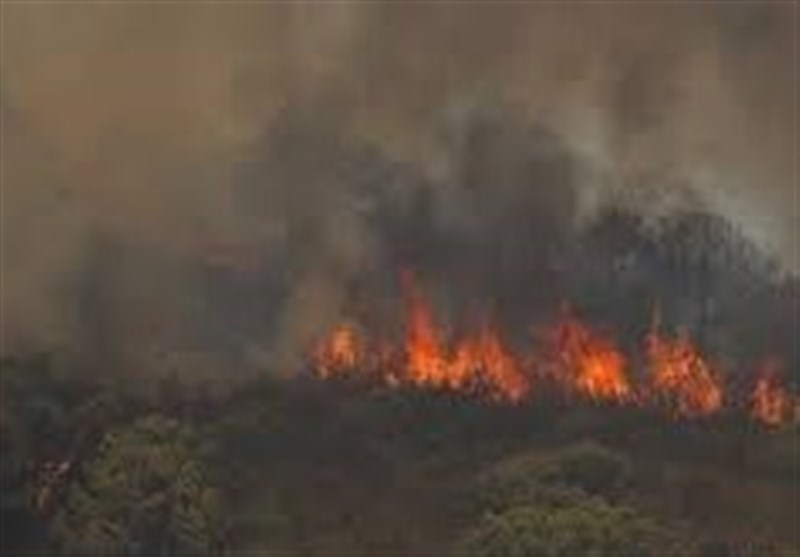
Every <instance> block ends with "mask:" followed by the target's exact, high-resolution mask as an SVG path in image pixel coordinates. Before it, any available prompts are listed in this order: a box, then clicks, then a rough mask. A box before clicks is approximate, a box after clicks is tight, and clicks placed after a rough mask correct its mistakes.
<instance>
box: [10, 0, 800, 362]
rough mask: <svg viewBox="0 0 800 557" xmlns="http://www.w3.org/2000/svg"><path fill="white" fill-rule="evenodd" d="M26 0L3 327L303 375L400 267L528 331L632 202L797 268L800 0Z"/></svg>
mask: <svg viewBox="0 0 800 557" xmlns="http://www.w3.org/2000/svg"><path fill="white" fill-rule="evenodd" d="M3 12H4V14H3V15H4V16H5V17H4V22H5V23H6V25H4V30H3V31H4V33H3V60H2V68H3V70H2V71H3V80H2V94H3V101H2V111H3V159H4V170H3V234H2V251H3V277H2V278H3V287H2V309H3V315H2V339H3V345H4V346H3V350H4V352H6V351H9V352H12V351H16V350H31V349H38V348H40V347H46V348H47V349H53V350H58V351H68V352H70V353H74V354H76V355H78V357H79V359H80V360H81V361H84V362H89V365H91V366H92V367H97V368H103V369H111V368H114V369H120V370H131V371H135V370H150V369H164V368H170V367H174V366H178V367H188V366H191V367H192V369H193V370H194V371H196V369H197V368H198V367H204V366H206V367H208V368H217V367H221V366H227V367H234V366H239V367H242V368H248V367H270V368H273V369H279V370H288V369H292V368H295V367H296V366H297V364H298V362H299V361H300V358H301V355H302V350H303V349H304V348H305V347H306V346H307V345H308V343H309V342H310V341H312V340H313V339H314V338H315V337H316V336H317V335H318V334H319V333H320V332H321V331H322V330H324V329H325V327H326V326H327V325H328V324H329V323H331V322H332V321H334V320H336V319H338V318H339V317H340V316H341V314H342V313H343V312H344V311H345V310H346V309H347V310H349V311H355V312H361V313H363V314H364V315H363V318H364V319H365V320H367V321H370V322H373V323H374V324H375V326H378V327H379V326H384V327H385V326H387V325H386V322H387V319H386V316H387V315H395V316H396V315H397V308H396V295H393V293H394V294H396V290H397V285H396V284H395V282H394V281H395V280H396V272H397V269H398V267H400V266H404V265H407V266H413V267H414V268H416V269H419V271H420V273H421V274H422V275H424V276H425V277H427V278H426V280H427V281H428V284H426V287H428V288H430V289H431V291H433V292H435V296H434V297H435V299H436V300H437V303H438V304H439V305H440V306H441V307H440V309H441V311H442V312H443V313H445V314H447V315H450V316H452V321H453V322H457V321H459V320H460V319H464V318H465V319H469V318H470V316H471V315H473V314H475V315H480V314H485V313H487V312H488V313H492V314H494V315H495V316H496V317H497V319H498V320H500V321H501V322H502V323H504V324H505V326H507V328H508V329H509V330H512V331H519V330H523V329H524V328H523V327H522V326H521V324H522V323H523V322H529V321H530V318H531V315H529V312H530V309H529V308H532V307H541V306H542V305H547V304H554V303H557V302H558V300H559V299H560V298H563V297H565V296H569V295H572V294H573V292H571V291H570V289H573V288H574V285H568V284H566V283H565V281H564V276H565V273H566V274H569V272H571V271H570V269H573V268H574V267H575V263H574V258H575V256H574V254H572V251H574V250H573V247H574V246H575V245H576V241H577V240H576V238H577V235H578V234H579V233H580V231H581V230H582V229H584V228H585V227H586V226H589V225H590V224H591V223H592V222H593V219H594V218H596V215H597V214H598V211H600V210H601V209H602V208H603V207H606V206H608V205H616V206H624V207H628V208H630V209H631V210H633V211H635V212H639V213H642V214H645V215H648V216H649V218H658V217H660V216H663V215H671V214H674V213H675V212H676V211H677V212H680V211H682V210H684V209H687V208H690V209H702V210H705V211H708V212H711V213H717V214H720V215H723V216H724V217H725V219H727V220H728V221H730V222H732V223H734V224H735V225H736V227H737V228H738V229H741V230H742V231H744V234H745V235H746V236H747V237H748V238H750V239H752V241H753V242H755V243H756V245H757V246H759V248H760V249H762V250H764V251H766V252H767V253H771V254H774V255H775V257H776V258H777V260H778V261H779V262H780V265H781V266H782V267H783V269H784V270H788V271H792V272H794V273H795V274H796V269H791V265H792V250H793V248H794V246H793V242H794V236H793V227H794V226H795V224H796V221H797V213H796V210H797V209H796V207H795V206H794V205H793V203H792V200H793V195H794V192H793V175H794V156H795V153H794V147H795V146H794V143H793V141H794V130H795V127H796V125H795V124H796V123H795V122H793V121H792V118H793V114H794V112H793V103H794V98H793V83H792V79H793V75H794V67H793V60H794V58H793V56H792V48H793V36H792V31H793V27H792V17H793V12H792V6H791V5H788V4H764V5H743V4H732V5H703V6H694V5H688V4H687V5H643V6H637V7H630V6H625V7H624V9H623V7H622V6H616V7H615V6H608V5H572V6H554V5H520V4H507V5H500V6H488V5H479V4H476V5H465V6H458V7H456V6H448V5H439V4H431V5H408V6H400V5H393V4H392V5H365V4H358V3H354V4H335V5H320V4H302V3H301V4H297V5H294V4H293V5H289V4H275V5H235V6H212V5H192V6H188V5H169V6H161V5H154V4H143V5H131V4H125V5H116V4H112V5H94V4H88V5H87V4H84V5H74V6H69V5H57V4H33V5H22V4H12V5H9V6H4V7H3ZM567 282H568V281H567ZM476 304H479V305H480V306H481V307H474V306H475V305H476ZM388 321H391V320H388ZM187 362H191V363H190V364H187Z"/></svg>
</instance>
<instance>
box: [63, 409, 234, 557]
mask: <svg viewBox="0 0 800 557" xmlns="http://www.w3.org/2000/svg"><path fill="white" fill-rule="evenodd" d="M191 449H192V436H191V432H189V431H188V430H187V429H186V428H185V427H183V426H181V425H180V424H179V423H178V422H176V421H174V420H169V419H165V418H162V417H160V416H148V417H145V418H142V419H140V420H138V421H136V422H135V423H134V424H133V425H132V426H130V427H129V428H125V429H122V430H118V431H114V432H112V433H109V434H108V435H107V436H106V437H105V439H104V441H103V442H102V444H101V446H100V449H99V453H98V455H97V457H96V458H95V459H94V460H93V461H91V462H90V463H89V464H88V466H87V467H86V469H85V478H84V480H83V481H82V482H80V483H76V484H74V485H73V486H72V487H71V488H70V491H69V492H68V494H67V500H66V502H65V505H64V507H63V508H62V509H60V510H59V513H58V516H57V517H56V520H55V524H56V532H57V537H58V541H59V542H60V545H61V548H62V549H63V550H64V552H66V553H67V554H81V555H86V554H103V555H107V554H121V555H130V556H135V555H172V554H177V553H179V554H181V555H208V554H212V553H214V552H215V551H216V549H217V544H218V542H219V539H220V535H219V528H218V511H217V506H216V493H215V491H214V490H213V489H211V488H210V487H209V486H208V485H206V483H205V481H204V476H203V471H202V469H201V466H200V465H199V463H198V462H197V460H195V458H194V454H193V452H192V450H191Z"/></svg>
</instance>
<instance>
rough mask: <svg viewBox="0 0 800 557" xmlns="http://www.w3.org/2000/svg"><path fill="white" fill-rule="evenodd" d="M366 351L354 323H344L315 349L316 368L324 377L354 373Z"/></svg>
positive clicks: (318, 373)
mask: <svg viewBox="0 0 800 557" xmlns="http://www.w3.org/2000/svg"><path fill="white" fill-rule="evenodd" d="M365 353H366V351H365V350H364V348H363V343H362V341H361V339H360V338H359V337H358V333H357V332H356V329H355V327H354V326H353V325H351V324H349V323H342V324H339V325H337V326H336V327H335V328H334V329H333V331H331V333H330V334H329V335H328V336H327V337H325V338H324V339H322V341H321V342H320V343H319V344H318V345H317V348H316V350H314V370H315V371H316V373H317V375H319V377H321V378H323V379H327V378H329V377H333V376H341V375H345V374H348V373H353V372H355V370H356V369H357V368H358V367H359V365H360V363H361V361H362V360H363V357H364V354H365Z"/></svg>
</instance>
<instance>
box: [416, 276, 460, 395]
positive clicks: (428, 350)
mask: <svg viewBox="0 0 800 557" xmlns="http://www.w3.org/2000/svg"><path fill="white" fill-rule="evenodd" d="M401 280H402V285H403V290H404V292H405V295H406V302H407V306H408V307H407V311H408V316H407V319H408V322H407V329H406V338H405V355H406V372H407V374H408V379H409V380H410V381H411V382H412V383H415V384H418V385H429V386H432V387H450V388H458V387H459V386H460V384H461V378H459V377H457V376H454V375H453V374H452V373H451V370H450V369H449V366H448V362H447V356H446V353H445V350H444V347H443V345H442V342H441V340H440V334H439V331H438V330H437V329H436V324H435V323H434V320H433V315H432V313H431V310H430V309H429V308H428V305H427V303H426V301H425V298H424V297H423V296H422V293H421V292H420V291H419V288H418V287H417V284H416V281H415V280H414V277H413V275H412V274H411V273H410V272H408V271H405V272H403V273H402V275H401Z"/></svg>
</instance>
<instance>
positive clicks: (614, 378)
mask: <svg viewBox="0 0 800 557" xmlns="http://www.w3.org/2000/svg"><path fill="white" fill-rule="evenodd" d="M551 342H552V343H553V349H554V350H555V352H556V357H557V358H558V359H559V360H560V362H561V364H562V366H563V370H562V372H563V373H561V374H559V376H558V377H557V380H559V381H560V382H562V383H565V384H566V385H565V387H566V388H567V390H568V391H576V392H578V393H580V394H582V395H584V396H587V397H589V398H591V399H593V400H606V401H612V402H625V401H629V400H631V397H632V390H631V386H630V383H629V382H628V378H627V377H626V375H625V357H624V356H623V355H622V354H621V353H620V352H619V351H618V350H617V349H616V348H615V347H614V345H613V344H612V343H611V342H610V341H608V340H606V339H604V338H602V337H600V336H599V335H597V334H596V333H594V332H593V331H591V330H590V329H589V328H587V327H586V326H585V325H584V324H583V323H581V322H580V321H578V320H577V319H575V318H574V317H571V316H569V315H565V316H564V317H563V318H562V319H561V321H560V322H559V323H558V324H557V325H556V326H555V327H554V329H553V331H552V333H551Z"/></svg>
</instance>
